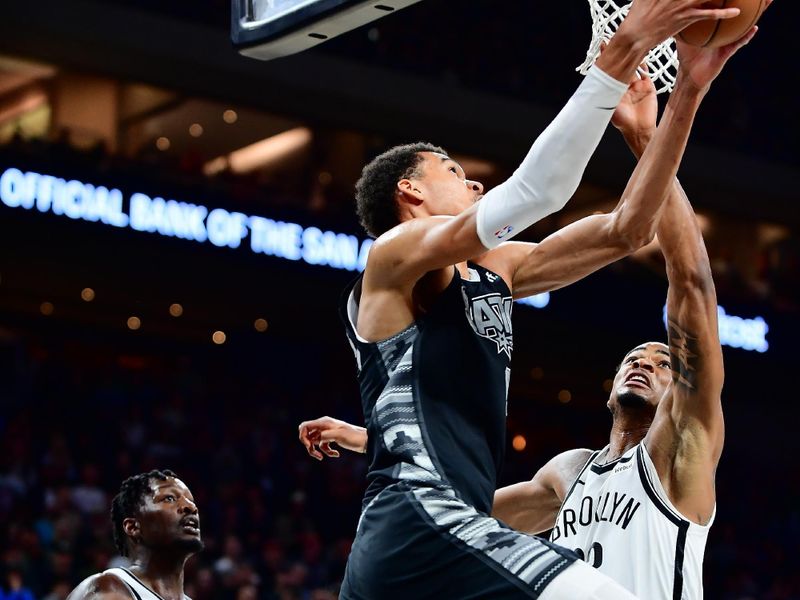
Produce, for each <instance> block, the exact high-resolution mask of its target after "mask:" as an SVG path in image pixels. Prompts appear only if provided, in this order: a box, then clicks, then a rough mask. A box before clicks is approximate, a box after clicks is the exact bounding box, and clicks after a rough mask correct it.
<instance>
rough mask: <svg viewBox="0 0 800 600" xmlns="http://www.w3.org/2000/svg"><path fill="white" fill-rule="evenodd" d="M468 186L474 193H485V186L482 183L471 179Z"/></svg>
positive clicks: (468, 180)
mask: <svg viewBox="0 0 800 600" xmlns="http://www.w3.org/2000/svg"><path fill="white" fill-rule="evenodd" d="M466 184H467V187H468V188H469V189H471V190H472V191H473V192H477V193H478V194H482V193H483V184H482V183H481V182H480V181H472V180H471V179H467V180H466Z"/></svg>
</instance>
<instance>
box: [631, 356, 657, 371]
mask: <svg viewBox="0 0 800 600" xmlns="http://www.w3.org/2000/svg"><path fill="white" fill-rule="evenodd" d="M633 367H634V368H635V369H644V370H645V371H650V372H651V373H655V370H656V366H655V365H654V364H653V363H652V362H650V361H649V360H648V359H646V358H638V359H636V360H635V361H633Z"/></svg>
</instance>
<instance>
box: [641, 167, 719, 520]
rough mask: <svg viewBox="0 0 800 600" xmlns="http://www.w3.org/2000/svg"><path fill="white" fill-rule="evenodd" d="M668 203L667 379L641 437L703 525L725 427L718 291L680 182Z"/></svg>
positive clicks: (663, 232)
mask: <svg viewBox="0 0 800 600" xmlns="http://www.w3.org/2000/svg"><path fill="white" fill-rule="evenodd" d="M667 202H668V203H667V207H666V210H665V211H664V214H663V216H662V218H661V221H660V224H659V227H658V234H657V235H658V238H659V240H660V243H661V250H662V252H663V253H664V257H665V259H666V263H667V276H668V279H669V290H668V292H667V320H668V326H667V330H668V338H669V342H668V343H669V352H670V363H671V368H672V386H671V389H670V390H668V392H667V394H668V395H667V396H666V397H665V398H663V399H662V401H661V403H660V405H659V407H658V410H657V412H656V417H655V419H654V421H653V424H652V425H651V427H650V430H649V432H648V434H647V436H646V437H645V444H646V447H647V450H648V452H649V453H650V456H651V457H652V459H653V462H654V464H655V466H656V470H657V471H658V474H659V479H660V480H661V482H662V485H663V486H664V489H665V491H666V492H667V494H668V495H669V498H670V500H671V501H672V503H673V505H675V507H676V508H677V509H678V510H679V511H681V513H682V514H684V515H685V516H686V517H688V518H690V519H692V520H693V521H696V522H698V523H701V524H705V523H707V522H708V521H709V519H710V518H711V516H712V514H713V510H714V503H715V493H714V473H715V471H716V468H717V463H718V462H719V458H720V454H721V453H722V444H723V440H724V432H725V427H724V422H723V417H722V404H721V401H720V395H721V392H722V384H723V379H724V371H723V365H722V348H721V347H720V342H719V330H718V326H717V296H716V293H715V290H714V282H713V280H712V278H711V267H710V265H709V261H708V254H707V253H706V249H705V245H704V244H703V238H702V235H701V233H700V228H699V226H698V224H697V219H696V217H695V215H694V212H693V211H692V208H691V206H690V205H689V201H688V199H687V198H686V195H685V194H684V193H683V190H682V189H681V187H680V186H679V185H678V184H677V182H676V184H675V189H674V192H673V194H672V195H671V196H670V198H669V200H668V201H667Z"/></svg>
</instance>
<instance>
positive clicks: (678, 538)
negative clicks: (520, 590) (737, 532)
mask: <svg viewBox="0 0 800 600" xmlns="http://www.w3.org/2000/svg"><path fill="white" fill-rule="evenodd" d="M607 452H608V447H606V448H604V449H603V450H599V451H597V452H594V453H593V454H592V456H591V457H590V459H589V461H588V462H587V463H586V465H585V466H584V467H583V469H582V470H581V472H580V473H579V475H578V477H577V478H576V480H575V482H574V483H573V484H572V487H571V488H570V490H569V492H568V493H567V497H566V498H565V500H564V503H563V504H562V506H561V510H560V511H559V513H558V518H557V519H556V525H555V527H554V528H553V531H552V533H551V534H550V540H551V541H553V542H556V543H557V544H560V545H562V546H566V547H567V548H570V549H573V550H575V552H576V553H577V554H578V556H580V557H581V558H582V559H583V560H585V561H586V562H587V563H589V564H590V565H592V566H594V567H595V568H597V569H598V570H599V571H600V572H602V573H605V574H606V575H608V576H609V577H611V578H612V579H615V580H616V581H617V582H618V583H620V584H621V585H623V586H624V587H626V588H627V589H628V590H630V591H631V592H632V593H633V594H634V595H636V596H637V597H639V598H645V599H647V600H699V599H701V598H702V597H703V579H702V575H703V554H704V552H705V545H706V538H707V537H708V530H709V528H710V527H711V524H712V523H713V522H714V517H713V516H712V517H711V520H710V521H709V523H708V525H705V526H702V525H698V524H696V523H692V522H691V521H689V520H688V519H686V518H685V517H684V516H683V515H681V514H680V513H679V512H678V511H677V510H676V509H675V507H674V506H673V505H672V503H671V502H670V501H669V499H668V498H667V494H666V493H665V492H664V488H663V487H662V486H661V481H660V480H659V478H658V475H657V473H656V469H655V466H654V465H653V461H652V460H651V459H650V455H649V454H648V453H647V450H646V449H645V447H644V444H638V445H636V446H635V447H633V448H631V449H630V450H628V452H626V453H625V454H624V455H623V456H621V457H620V458H618V459H617V460H615V461H612V462H610V463H607V464H602V462H601V461H602V459H603V458H604V457H605V456H606V455H607ZM714 512H715V513H716V509H715V511H714Z"/></svg>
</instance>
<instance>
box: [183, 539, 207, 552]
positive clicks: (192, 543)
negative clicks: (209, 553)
mask: <svg viewBox="0 0 800 600" xmlns="http://www.w3.org/2000/svg"><path fill="white" fill-rule="evenodd" d="M177 547H178V548H180V549H181V550H184V551H185V552H186V553H191V554H197V553H198V552H200V551H202V550H203V548H205V547H206V545H205V544H204V543H203V540H202V539H200V538H199V537H197V538H188V539H186V538H184V539H181V540H178V542H177Z"/></svg>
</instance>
